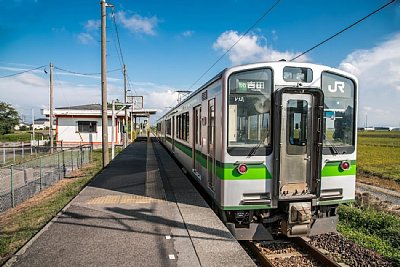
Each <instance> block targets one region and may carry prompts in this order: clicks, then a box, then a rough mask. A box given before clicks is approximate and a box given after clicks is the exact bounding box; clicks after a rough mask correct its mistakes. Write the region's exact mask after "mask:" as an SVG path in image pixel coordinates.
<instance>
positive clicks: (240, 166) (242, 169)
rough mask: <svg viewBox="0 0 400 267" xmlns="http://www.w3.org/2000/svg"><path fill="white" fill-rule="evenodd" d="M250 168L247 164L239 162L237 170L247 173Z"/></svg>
mask: <svg viewBox="0 0 400 267" xmlns="http://www.w3.org/2000/svg"><path fill="white" fill-rule="evenodd" d="M247 170H248V168H247V165H246V164H239V166H237V171H238V173H240V174H245V173H246V172H247Z"/></svg>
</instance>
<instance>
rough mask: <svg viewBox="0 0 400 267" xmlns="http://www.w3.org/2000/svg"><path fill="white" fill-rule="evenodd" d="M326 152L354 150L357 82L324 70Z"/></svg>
mask: <svg viewBox="0 0 400 267" xmlns="http://www.w3.org/2000/svg"><path fill="white" fill-rule="evenodd" d="M321 80H322V90H323V92H324V99H325V107H324V108H325V109H324V143H323V146H324V149H323V153H324V154H345V153H352V152H353V151H354V142H355V131H354V127H355V113H354V106H355V84H354V82H353V80H351V79H349V78H345V77H343V76H340V75H337V74H333V73H329V72H323V73H322V78H321Z"/></svg>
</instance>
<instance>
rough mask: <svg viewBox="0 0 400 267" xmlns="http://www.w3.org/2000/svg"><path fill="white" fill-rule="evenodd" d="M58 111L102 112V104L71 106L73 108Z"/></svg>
mask: <svg viewBox="0 0 400 267" xmlns="http://www.w3.org/2000/svg"><path fill="white" fill-rule="evenodd" d="M56 109H70V110H101V105H100V104H88V105H79V106H71V107H59V108H56ZM109 109H110V108H109Z"/></svg>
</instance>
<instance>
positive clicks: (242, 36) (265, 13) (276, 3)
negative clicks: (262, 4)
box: [189, 0, 281, 90]
mask: <svg viewBox="0 0 400 267" xmlns="http://www.w3.org/2000/svg"><path fill="white" fill-rule="evenodd" d="M280 1H281V0H277V1H276V2H275V3H274V4H273V5H272V6H271V7H270V8H269V9H268V10H266V11H265V12H264V13H263V14H262V16H261V17H260V18H258V19H257V20H256V22H254V23H253V25H251V26H250V27H249V28H248V29H247V30H246V32H245V33H244V34H242V35H241V36H240V37H239V39H238V40H237V41H236V42H235V43H234V44H233V45H232V46H231V47H230V48H229V49H228V50H226V51H225V53H223V54H222V55H221V56H220V57H219V58H218V59H217V60H216V61H215V62H214V63H213V64H212V65H211V67H209V68H208V69H207V70H206V71H205V72H204V73H203V74H202V75H201V76H200V78H198V79H197V80H196V81H195V82H194V83H193V84H192V85H191V86H190V87H189V90H191V89H192V87H193V86H194V85H195V84H196V83H198V82H199V81H200V80H201V79H202V78H203V77H204V76H205V75H206V74H207V73H208V72H209V71H210V70H211V69H212V68H214V66H215V65H217V63H218V62H220V61H221V59H222V58H223V57H225V56H226V55H227V54H228V53H229V52H230V51H231V50H232V49H233V48H234V47H235V46H236V45H237V44H238V43H239V42H240V41H241V40H242V39H243V38H244V37H245V36H246V35H247V34H248V33H249V32H250V31H251V30H252V29H253V28H254V27H255V26H257V24H258V23H260V21H261V20H263V19H264V18H265V17H266V16H267V15H268V14H269V13H270V12H271V11H272V10H273V9H274V8H275V7H276V6H277V5H278V4H279V2H280Z"/></svg>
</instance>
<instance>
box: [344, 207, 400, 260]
mask: <svg viewBox="0 0 400 267" xmlns="http://www.w3.org/2000/svg"><path fill="white" fill-rule="evenodd" d="M339 218H340V219H339V224H338V227H337V229H338V231H339V232H340V233H342V234H343V235H344V236H345V237H347V238H348V239H351V240H353V241H354V242H355V243H357V244H359V245H361V246H363V247H366V248H369V249H371V250H374V251H376V252H378V253H379V254H381V255H383V256H384V257H386V258H387V259H388V260H390V261H393V262H394V263H395V264H396V265H400V218H399V217H398V216H395V215H391V214H388V213H385V212H383V211H377V210H375V209H373V208H370V207H355V206H345V205H341V206H340V207H339Z"/></svg>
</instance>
